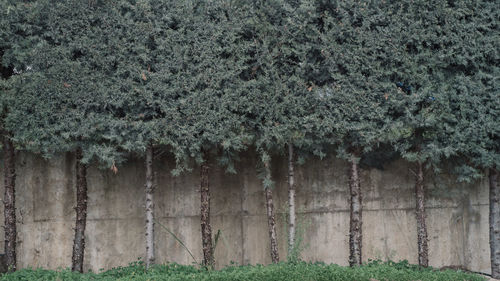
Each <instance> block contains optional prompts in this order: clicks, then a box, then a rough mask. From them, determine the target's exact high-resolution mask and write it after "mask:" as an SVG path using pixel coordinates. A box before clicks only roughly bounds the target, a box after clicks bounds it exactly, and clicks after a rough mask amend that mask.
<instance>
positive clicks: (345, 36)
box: [317, 1, 396, 266]
mask: <svg viewBox="0 0 500 281" xmlns="http://www.w3.org/2000/svg"><path fill="white" fill-rule="evenodd" d="M323 9H324V17H322V25H323V28H324V29H325V31H324V32H323V35H322V40H323V44H324V45H323V49H322V55H323V56H324V57H325V64H326V66H327V67H328V73H329V75H330V78H329V79H328V80H327V82H328V83H327V84H326V85H325V86H324V87H322V88H321V89H319V90H318V91H317V93H318V102H319V107H318V112H319V114H321V115H322V117H323V118H322V119H323V121H322V124H321V125H320V128H322V131H320V132H319V133H320V134H321V135H322V136H321V135H320V136H321V137H322V139H323V140H324V141H325V142H327V143H330V144H334V145H336V146H337V150H338V156H340V157H341V158H343V159H345V160H347V161H348V162H349V164H350V169H349V191H350V230H349V264H350V265H351V266H356V265H361V263H362V248H361V246H362V189H361V185H360V184H361V182H360V176H361V175H360V168H359V160H360V158H361V157H363V155H364V154H365V153H366V152H368V151H370V150H372V149H373V148H375V147H377V146H378V145H380V144H381V143H384V142H386V141H387V137H388V136H387V132H388V128H389V127H390V126H391V118H390V116H389V115H388V114H387V113H388V111H389V110H390V108H391V106H390V105H391V104H389V103H388V100H389V97H390V96H391V95H394V94H396V89H395V87H394V85H393V84H391V83H390V77H391V75H392V70H391V65H392V62H391V57H392V49H391V44H390V41H391V34H390V26H391V23H392V19H391V18H390V16H389V15H388V14H387V13H386V11H387V4H381V5H378V4H377V5H375V4H373V3H367V2H364V1H350V2H336V3H325V5H324V6H323Z"/></svg>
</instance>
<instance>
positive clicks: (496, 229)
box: [489, 169, 500, 279]
mask: <svg viewBox="0 0 500 281" xmlns="http://www.w3.org/2000/svg"><path fill="white" fill-rule="evenodd" d="M498 174H499V173H498V170H497V169H490V175H489V180H490V253H491V254H490V255H491V256H490V258H491V277H493V278H496V279H500V188H499V186H498Z"/></svg>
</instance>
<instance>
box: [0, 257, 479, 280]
mask: <svg viewBox="0 0 500 281" xmlns="http://www.w3.org/2000/svg"><path fill="white" fill-rule="evenodd" d="M0 280H2V281H25V280H61V281H63V280H64V281H66V280H68V281H71V280H75V281H76V280H78V281H83V280H100V281H104V280H123V281H125V280H141V281H153V280H154V281H161V280H165V281H167V280H168V281H171V280H207V281H208V280H220V281H226V280H227V281H229V280H231V281H233V280H252V281H278V280H279V281H281V280H283V281H294V280H297V281H298V280H301V281H302V280H310V281H322V280H345V281H352V280H357V281H374V280H378V281H382V280H384V281H389V280H390V281H392V280H401V281H403V280H420V281H427V280H428V281H440V280H442V281H445V280H446V281H448V280H453V281H459V280H468V281H484V280H486V279H485V278H483V277H482V276H479V275H476V274H471V273H466V272H460V271H453V270H444V271H439V270H435V269H433V268H420V267H418V266H416V265H411V264H408V262H406V261H403V262H399V263H394V262H377V261H375V262H370V263H368V264H365V265H363V266H361V267H356V268H350V267H344V266H339V265H335V264H330V265H327V264H324V263H307V262H297V263H279V264H275V265H267V266H263V265H255V266H230V267H226V268H224V269H221V270H212V271H207V270H205V269H200V268H197V267H195V266H186V265H178V264H166V265H157V266H154V267H152V268H150V269H149V270H146V269H145V267H144V266H143V264H142V263H141V262H137V263H133V264H131V265H130V266H127V267H118V268H113V269H111V270H108V271H104V272H101V273H85V274H79V273H74V272H71V271H69V270H62V271H53V270H44V269H22V270H19V271H17V272H15V273H11V274H4V275H2V276H1V277H0Z"/></svg>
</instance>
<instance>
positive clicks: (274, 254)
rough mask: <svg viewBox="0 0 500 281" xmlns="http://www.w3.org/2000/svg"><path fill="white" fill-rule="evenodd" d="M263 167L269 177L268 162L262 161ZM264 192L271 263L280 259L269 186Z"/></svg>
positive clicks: (271, 193)
mask: <svg viewBox="0 0 500 281" xmlns="http://www.w3.org/2000/svg"><path fill="white" fill-rule="evenodd" d="M264 168H265V172H266V177H268V178H270V177H271V170H270V169H269V163H264ZM265 193H266V209H267V224H268V227H269V240H270V242H271V260H272V262H273V263H278V262H279V261H280V257H279V253H278V240H277V235H276V220H275V218H274V203H273V191H272V190H271V187H270V186H267V187H265Z"/></svg>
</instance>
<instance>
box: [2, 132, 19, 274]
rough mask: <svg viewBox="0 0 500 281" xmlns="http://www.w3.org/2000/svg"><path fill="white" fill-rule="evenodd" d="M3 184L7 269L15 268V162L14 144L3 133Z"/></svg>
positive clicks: (12, 269)
mask: <svg viewBox="0 0 500 281" xmlns="http://www.w3.org/2000/svg"><path fill="white" fill-rule="evenodd" d="M3 153H4V185H5V195H4V199H3V204H4V216H5V229H4V230H5V259H6V266H7V267H8V270H9V271H15V270H16V265H17V264H16V244H17V241H16V239H17V229H16V162H15V156H14V146H13V144H12V142H11V141H10V136H9V135H8V134H4V140H3Z"/></svg>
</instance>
